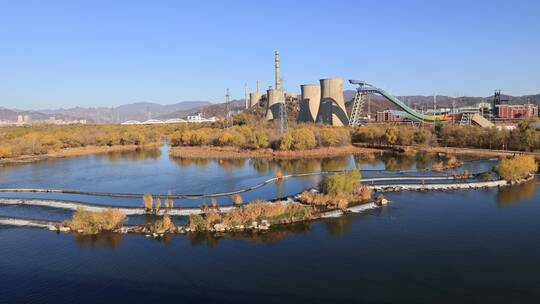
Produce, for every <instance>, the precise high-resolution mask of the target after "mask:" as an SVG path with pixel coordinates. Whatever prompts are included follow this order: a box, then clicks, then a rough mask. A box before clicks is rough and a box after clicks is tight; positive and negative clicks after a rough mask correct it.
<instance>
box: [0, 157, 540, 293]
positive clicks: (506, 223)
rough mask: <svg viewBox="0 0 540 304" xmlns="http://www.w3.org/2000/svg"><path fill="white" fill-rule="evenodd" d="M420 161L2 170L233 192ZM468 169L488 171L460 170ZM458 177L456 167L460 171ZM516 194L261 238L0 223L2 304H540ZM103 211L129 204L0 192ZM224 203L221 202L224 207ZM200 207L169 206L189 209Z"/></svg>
mask: <svg viewBox="0 0 540 304" xmlns="http://www.w3.org/2000/svg"><path fill="white" fill-rule="evenodd" d="M436 159H437V157H436V156H431V155H413V156H403V155H392V154H381V155H375V156H373V157H358V156H344V157H334V158H325V159H315V160H288V161H265V160H253V159H247V160H198V161H196V160H189V159H170V158H169V157H168V154H167V147H164V148H163V149H162V150H155V151H146V152H122V153H110V154H102V155H92V156H82V157H74V158H66V159H54V160H47V161H42V162H37V163H32V164H22V165H13V166H8V167H0V187H1V188H8V187H11V188H14V187H47V188H59V189H79V190H90V191H110V192H134V193H141V192H143V193H144V192H151V193H167V192H171V193H211V192H219V191H230V190H234V189H239V188H242V187H245V186H249V185H252V184H255V183H258V182H260V181H262V180H265V179H267V178H270V177H273V176H274V174H275V173H274V172H275V171H276V170H277V169H279V170H280V171H282V172H283V173H284V174H285V173H297V172H312V171H317V170H319V171H320V170H341V169H346V168H353V167H360V168H362V169H363V170H365V171H364V172H363V176H364V177H369V176H385V175H392V176H394V175H396V174H398V175H399V174H427V173H426V172H423V171H420V172H410V173H398V172H395V171H392V172H389V171H369V170H385V169H387V170H407V171H417V170H423V169H425V168H428V167H429V166H430V165H431V163H433V162H434V161H436ZM465 161H467V162H466V163H465V168H466V169H467V170H470V171H471V172H481V171H485V170H489V168H491V167H492V166H493V164H494V162H493V161H492V160H482V161H475V160H472V159H465ZM462 170H463V169H462ZM319 181H320V177H308V178H293V179H288V180H285V181H284V182H282V183H281V184H279V185H275V184H271V185H268V186H266V187H263V188H260V189H257V190H255V191H253V192H250V193H247V194H245V195H243V196H244V199H245V200H246V201H249V200H250V199H255V198H273V197H275V196H284V195H289V194H294V193H296V192H299V191H301V190H302V189H304V188H307V187H312V186H315V185H316V184H317V183H318V182H319ZM537 183H538V181H536V180H534V181H532V182H529V183H527V184H523V185H520V186H517V187H513V188H505V189H485V190H467V191H446V192H442V191H437V192H402V193H388V194H387V197H388V199H389V200H390V201H391V203H390V205H389V206H387V207H384V208H380V209H375V210H370V211H367V212H365V213H362V214H350V215H347V216H344V217H341V218H333V219H324V220H317V221H314V222H311V223H304V224H295V225H292V226H287V227H282V228H277V229H274V230H272V231H270V232H268V233H265V234H256V235H252V234H249V233H239V234H233V235H228V236H223V237H217V238H216V237H214V236H212V235H209V234H202V233H201V234H193V235H178V236H168V237H166V238H164V239H162V240H153V239H149V238H146V237H145V236H144V235H118V234H105V235H101V236H97V237H96V236H94V237H89V236H74V235H71V234H57V233H53V232H50V231H47V230H43V229H36V228H27V227H11V226H0V261H2V262H1V263H0V281H1V282H2V284H0V302H2V303H16V302H17V303H49V302H55V303H74V302H77V303H96V302H113V301H115V302H129V303H153V302H158V301H175V302H183V303H208V302H210V303H213V302H220V303H248V302H250V303H251V302H262V303H269V302H270V303H278V302H279V303H350V302H362V303H363V302H365V303H396V302H399V303H434V302H437V303H456V302H460V303H479V302H480V303H484V302H491V303H508V302H511V303H537V302H539V301H540V289H539V288H538V286H540V279H539V275H540V264H539V263H538V257H540V242H539V241H538V240H540V221H539V220H538V218H540V204H539V202H540V191H539V188H538V186H537ZM0 196H2V197H22V196H26V197H44V198H48V199H69V200H78V201H85V202H91V203H98V204H104V205H121V206H123V205H126V206H140V205H141V204H142V203H141V202H140V201H138V200H137V199H133V198H130V199H126V198H115V199H111V198H107V197H91V196H73V195H60V194H35V193H34V194H21V193H18V194H17V193H1V194H0ZM228 199H229V198H228V197H223V198H221V199H220V203H223V204H225V203H227V200H228ZM201 203H204V201H201V200H178V201H177V205H178V204H182V205H193V206H196V205H197V204H201ZM0 216H16V217H24V218H35V219H49V220H63V219H65V218H68V217H69V216H70V212H68V211H63V210H52V209H51V208H44V207H39V208H38V207H23V206H0Z"/></svg>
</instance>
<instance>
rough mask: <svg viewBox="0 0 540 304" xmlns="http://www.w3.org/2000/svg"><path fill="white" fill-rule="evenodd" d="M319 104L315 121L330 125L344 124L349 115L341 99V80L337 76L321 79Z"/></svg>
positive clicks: (346, 122)
mask: <svg viewBox="0 0 540 304" xmlns="http://www.w3.org/2000/svg"><path fill="white" fill-rule="evenodd" d="M320 83H321V105H320V107H319V112H318V113H317V122H318V123H323V124H328V125H332V126H346V125H348V124H349V117H348V116H347V110H346V109H345V101H344V99H343V80H342V79H339V78H326V79H321V80H320Z"/></svg>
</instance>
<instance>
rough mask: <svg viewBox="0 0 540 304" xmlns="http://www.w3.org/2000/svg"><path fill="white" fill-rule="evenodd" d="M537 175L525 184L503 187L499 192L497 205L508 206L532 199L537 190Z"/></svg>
mask: <svg viewBox="0 0 540 304" xmlns="http://www.w3.org/2000/svg"><path fill="white" fill-rule="evenodd" d="M536 182H537V179H536V177H535V178H534V179H533V180H531V181H528V182H526V183H523V184H519V185H514V186H511V187H501V188H499V192H497V205H498V206H499V207H508V206H511V205H514V204H516V203H520V202H522V201H525V200H528V199H531V198H532V197H534V193H535V191H536Z"/></svg>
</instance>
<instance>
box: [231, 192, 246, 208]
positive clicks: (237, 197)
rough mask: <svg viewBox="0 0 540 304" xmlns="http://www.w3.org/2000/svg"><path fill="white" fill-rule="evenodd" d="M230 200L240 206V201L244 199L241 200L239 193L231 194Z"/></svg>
mask: <svg viewBox="0 0 540 304" xmlns="http://www.w3.org/2000/svg"><path fill="white" fill-rule="evenodd" d="M231 200H232V203H233V205H235V206H240V205H242V203H244V201H243V200H242V196H240V194H233V195H232V196H231Z"/></svg>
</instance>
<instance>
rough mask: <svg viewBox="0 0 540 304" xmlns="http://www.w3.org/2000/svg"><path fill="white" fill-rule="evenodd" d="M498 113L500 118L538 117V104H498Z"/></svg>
mask: <svg viewBox="0 0 540 304" xmlns="http://www.w3.org/2000/svg"><path fill="white" fill-rule="evenodd" d="M496 113H497V117H498V118H505V119H523V118H533V117H538V106H535V105H532V104H524V105H509V104H500V105H496Z"/></svg>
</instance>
